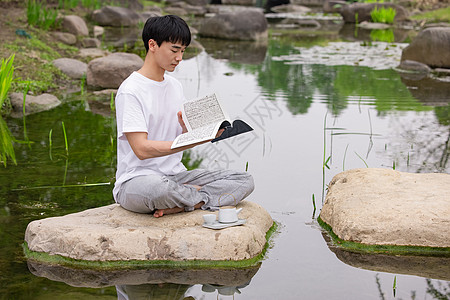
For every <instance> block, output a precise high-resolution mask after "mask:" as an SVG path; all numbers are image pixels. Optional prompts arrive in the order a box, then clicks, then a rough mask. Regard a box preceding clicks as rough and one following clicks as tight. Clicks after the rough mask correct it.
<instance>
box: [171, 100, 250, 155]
mask: <svg viewBox="0 0 450 300" xmlns="http://www.w3.org/2000/svg"><path fill="white" fill-rule="evenodd" d="M181 112H182V114H183V121H184V123H185V124H186V128H187V130H188V132H186V133H183V134H181V135H179V136H177V137H176V138H175V140H174V141H173V143H172V147H171V149H174V148H178V147H182V146H186V145H190V144H195V143H198V142H202V141H206V140H211V139H212V141H211V142H217V141H220V140H223V139H226V138H229V137H232V136H235V135H238V134H241V133H244V132H248V131H252V130H253V128H251V127H250V126H249V125H248V124H247V123H245V122H244V121H241V120H235V121H234V122H233V125H231V123H230V121H229V118H228V116H227V115H226V113H225V112H224V110H223V108H222V106H220V103H219V99H218V97H217V95H216V94H211V95H208V96H205V97H202V98H199V99H195V100H192V101H188V102H186V103H184V104H183V107H182V109H181ZM220 129H225V131H224V132H223V133H222V134H221V135H220V136H219V137H218V138H216V134H217V132H218V131H219V130H220Z"/></svg>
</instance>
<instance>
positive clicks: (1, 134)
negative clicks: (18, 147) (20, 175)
mask: <svg viewBox="0 0 450 300" xmlns="http://www.w3.org/2000/svg"><path fill="white" fill-rule="evenodd" d="M13 141H15V139H14V137H13V136H12V134H11V131H9V128H8V125H6V122H5V121H4V120H3V118H2V117H1V116H0V161H1V162H3V165H4V166H5V167H6V161H7V160H8V158H10V159H11V160H12V161H13V163H14V164H15V165H17V161H16V154H15V152H14V146H13Z"/></svg>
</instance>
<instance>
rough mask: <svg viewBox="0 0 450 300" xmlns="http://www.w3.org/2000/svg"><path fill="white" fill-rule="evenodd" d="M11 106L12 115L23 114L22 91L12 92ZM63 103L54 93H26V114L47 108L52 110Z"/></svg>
mask: <svg viewBox="0 0 450 300" xmlns="http://www.w3.org/2000/svg"><path fill="white" fill-rule="evenodd" d="M10 99H11V106H12V108H13V112H12V113H11V116H12V117H21V116H23V94H22V93H11V95H10ZM60 104H61V101H60V100H59V99H58V98H57V97H56V96H54V95H51V94H47V93H44V94H41V95H39V96H32V95H26V98H25V115H30V114H34V113H38V112H41V111H45V110H50V109H52V108H54V107H57V106H58V105H60Z"/></svg>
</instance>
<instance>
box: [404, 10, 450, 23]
mask: <svg viewBox="0 0 450 300" xmlns="http://www.w3.org/2000/svg"><path fill="white" fill-rule="evenodd" d="M410 18H411V19H412V20H416V21H423V20H426V21H427V22H428V23H438V22H447V23H450V6H449V7H446V8H441V9H436V10H432V11H427V12H424V13H420V14H416V15H413V16H411V17H410Z"/></svg>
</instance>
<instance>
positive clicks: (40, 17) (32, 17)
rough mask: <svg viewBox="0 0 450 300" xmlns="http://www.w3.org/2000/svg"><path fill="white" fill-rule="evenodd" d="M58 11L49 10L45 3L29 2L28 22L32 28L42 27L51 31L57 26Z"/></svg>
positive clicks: (34, 0) (33, 0) (32, 0)
mask: <svg viewBox="0 0 450 300" xmlns="http://www.w3.org/2000/svg"><path fill="white" fill-rule="evenodd" d="M57 17H58V11H57V10H56V9H48V8H46V7H45V6H44V5H43V3H41V2H38V1H36V0H28V1H27V20H28V24H29V25H31V26H36V27H40V28H42V29H44V30H49V29H50V28H51V27H55V26H56V18H57Z"/></svg>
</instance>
